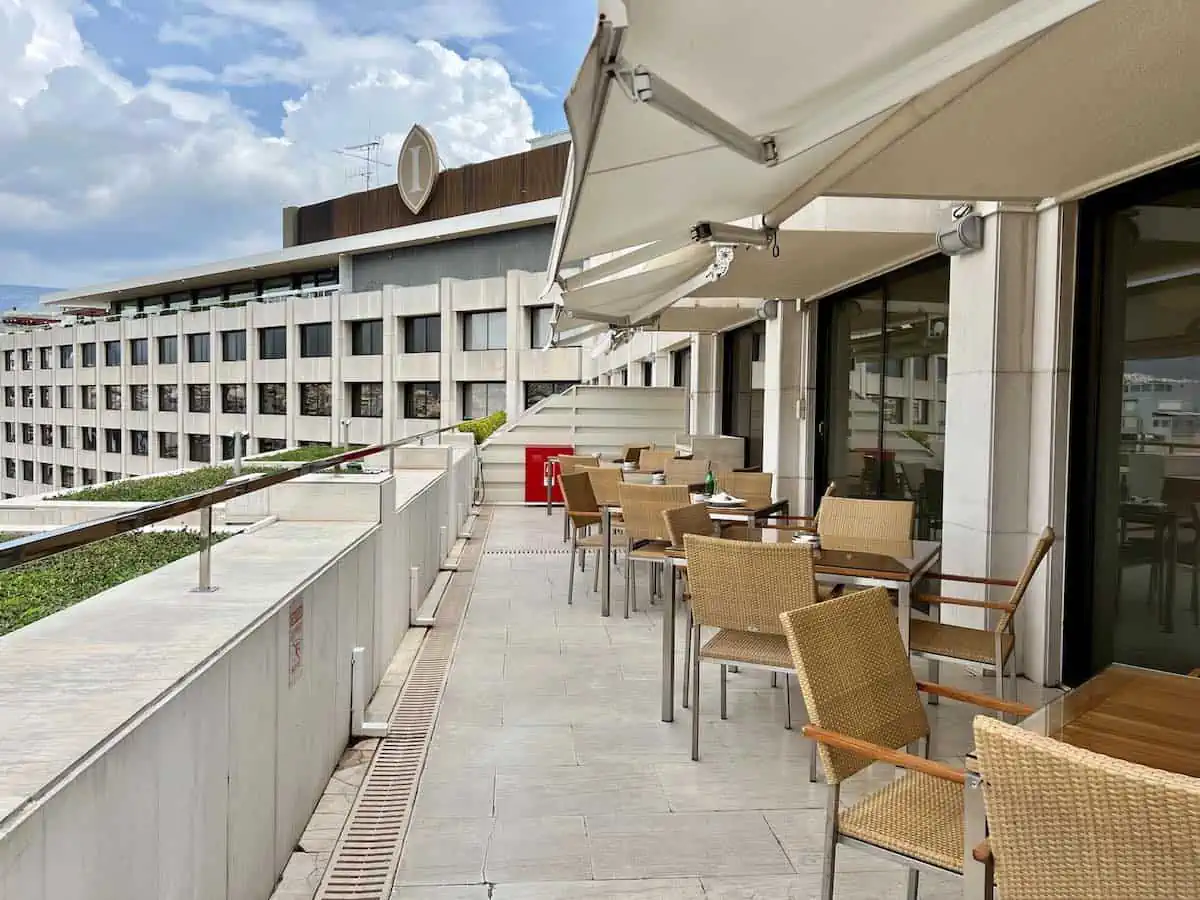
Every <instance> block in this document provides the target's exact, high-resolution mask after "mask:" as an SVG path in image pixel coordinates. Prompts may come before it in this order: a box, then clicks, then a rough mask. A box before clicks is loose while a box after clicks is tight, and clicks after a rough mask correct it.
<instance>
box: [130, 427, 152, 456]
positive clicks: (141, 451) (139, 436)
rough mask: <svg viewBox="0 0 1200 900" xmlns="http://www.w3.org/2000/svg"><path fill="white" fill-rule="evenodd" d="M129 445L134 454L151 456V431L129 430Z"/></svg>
mask: <svg viewBox="0 0 1200 900" xmlns="http://www.w3.org/2000/svg"><path fill="white" fill-rule="evenodd" d="M129 447H130V451H129V452H131V453H132V454H133V455H134V456H149V455H150V432H148V431H130V432H129Z"/></svg>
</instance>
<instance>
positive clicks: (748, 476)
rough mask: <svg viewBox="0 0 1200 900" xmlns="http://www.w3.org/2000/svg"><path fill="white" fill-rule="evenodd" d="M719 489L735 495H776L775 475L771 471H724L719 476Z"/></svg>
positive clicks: (755, 496)
mask: <svg viewBox="0 0 1200 900" xmlns="http://www.w3.org/2000/svg"><path fill="white" fill-rule="evenodd" d="M717 489H718V490H721V491H724V492H725V493H727V494H732V495H733V496H734V497H742V498H743V499H744V498H746V497H754V498H755V499H757V498H759V497H768V498H769V497H773V496H775V476H774V475H772V474H771V473H770V472H722V473H721V474H719V475H718V476H717Z"/></svg>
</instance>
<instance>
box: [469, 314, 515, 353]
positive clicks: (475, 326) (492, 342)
mask: <svg viewBox="0 0 1200 900" xmlns="http://www.w3.org/2000/svg"><path fill="white" fill-rule="evenodd" d="M506 319H507V316H506V315H505V312H504V310H502V309H497V310H493V311H492V312H478V313H464V314H463V349H464V350H503V349H504V348H505V347H507V346H508V342H507V337H508V334H507V332H508V323H507V321H506Z"/></svg>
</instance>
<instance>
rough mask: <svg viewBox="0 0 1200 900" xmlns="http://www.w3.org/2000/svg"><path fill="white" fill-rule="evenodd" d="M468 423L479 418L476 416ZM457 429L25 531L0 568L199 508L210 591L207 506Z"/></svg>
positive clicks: (204, 585) (0, 553)
mask: <svg viewBox="0 0 1200 900" xmlns="http://www.w3.org/2000/svg"><path fill="white" fill-rule="evenodd" d="M469 421H479V420H478V419H476V420H469ZM459 424H465V423H459ZM458 428H459V425H447V426H445V427H443V428H436V429H434V430H432V431H423V432H421V433H420V434H412V435H408V436H406V437H402V438H399V439H397V440H394V441H389V442H388V443H386V444H375V445H373V446H371V447H363V448H362V449H360V450H349V451H347V452H346V453H341V454H339V455H337V456H330V457H326V458H325V459H318V460H314V461H312V462H307V463H300V464H298V465H295V466H290V467H288V468H285V469H281V470H280V471H279V472H272V473H265V474H259V473H255V474H254V475H251V476H249V477H247V478H246V479H245V480H244V481H237V482H234V483H228V482H227V483H225V484H223V485H221V486H220V487H216V488H210V489H209V490H206V491H198V492H197V493H195V494H188V495H187V496H186V497H177V498H176V499H174V500H164V501H163V502H161V503H156V504H154V505H153V506H147V507H143V508H142V509H136V510H132V511H129V512H122V513H116V514H114V515H111V516H107V517H106V518H103V519H94V520H92V521H90V522H81V523H78V524H75V525H66V526H64V527H62V528H57V529H55V530H54V531H50V532H42V533H39V534H31V535H28V536H27V537H21V538H17V539H15V540H11V541H7V542H5V543H3V544H0V571H4V570H6V569H11V568H13V567H15V566H19V565H23V564H24V563H28V562H34V561H35V560H39V559H44V558H45V557H47V556H53V555H54V554H56V553H62V552H64V551H66V550H73V549H75V548H76V547H83V546H86V545H87V544H92V543H95V542H96V541H100V540H104V539H105V538H110V537H115V536H117V535H120V534H128V533H129V532H131V531H136V530H138V529H139V528H144V527H146V526H147V525H154V524H155V523H157V522H165V521H167V520H168V519H174V518H175V517H177V516H181V515H185V514H187V513H190V512H196V511H197V510H199V511H200V513H201V518H200V534H201V538H202V540H203V546H202V548H201V551H200V553H201V560H200V586H199V588H198V589H199V590H201V591H208V590H211V587H210V585H209V584H208V551H209V549H210V548H211V546H212V508H213V504H216V503H224V502H225V501H227V500H232V499H234V498H235V497H242V496H245V495H246V494H254V493H257V492H258V491H262V490H266V489H267V488H269V487H274V486H275V485H277V484H283V483H284V482H286V481H291V480H292V479H293V478H299V477H300V476H302V475H312V474H315V473H317V472H324V471H327V470H329V469H333V468H336V467H338V466H342V465H345V464H346V463H349V462H354V461H356V460H360V459H365V458H366V457H368V456H374V455H375V454H376V453H382V452H384V451H388V450H395V449H396V448H398V447H401V446H403V445H405V444H409V443H413V442H417V441H423V440H424V439H425V438H429V437H434V436H435V435H441V434H445V433H446V432H447V431H455V430H457V429H458ZM391 467H392V468H393V469H395V458H394V456H393V458H392V466H391Z"/></svg>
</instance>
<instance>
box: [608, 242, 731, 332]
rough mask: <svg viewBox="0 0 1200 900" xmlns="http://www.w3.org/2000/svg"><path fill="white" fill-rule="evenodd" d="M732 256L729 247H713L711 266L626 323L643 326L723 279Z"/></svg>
mask: <svg viewBox="0 0 1200 900" xmlns="http://www.w3.org/2000/svg"><path fill="white" fill-rule="evenodd" d="M733 256H734V248H733V247H731V246H728V245H720V246H717V247H714V248H713V261H712V265H710V266H709V267H708V268H706V269H705V270H704V271H703V272H701V273H699V274H698V275H693V276H692V277H691V278H689V279H688V280H687V281H685V282H683V284H681V285H679V286H678V287H675V288H672V289H671V290H669V291H667V292H666V293H665V294H662V295H661V296H659V297H658V298H656V299H655V300H653V301H651V302H650V303H647V304H645V305H644V306H642V307H641V308H640V309H638V310H636V311H635V312H634V313H632V314H631V315H630V316H628V317H627V321H628V322H629V324H631V325H633V326H635V327H636V326H638V325H643V324H645V323H646V322H648V321H650V320H652V319H654V318H655V317H656V316H657V315H658V314H659V313H661V312H662V311H663V310H664V309H667V308H668V307H670V306H672V305H673V304H675V303H676V302H677V301H679V300H682V299H683V298H684V297H689V296H691V295H692V294H693V293H695V292H696V291H698V290H700V288H702V287H704V286H705V285H707V284H712V283H713V282H714V281H718V280H720V279H721V278H724V277H725V275H726V273H728V272H729V267H730V266H731V265H732V264H733Z"/></svg>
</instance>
